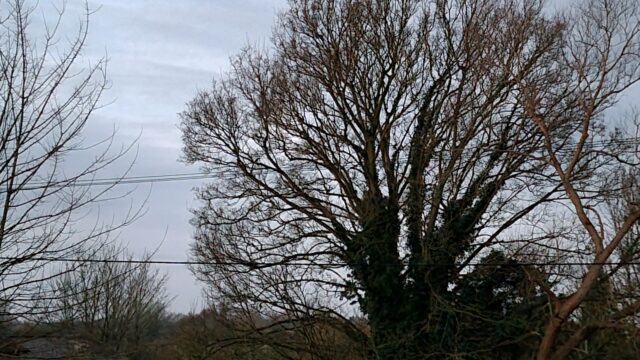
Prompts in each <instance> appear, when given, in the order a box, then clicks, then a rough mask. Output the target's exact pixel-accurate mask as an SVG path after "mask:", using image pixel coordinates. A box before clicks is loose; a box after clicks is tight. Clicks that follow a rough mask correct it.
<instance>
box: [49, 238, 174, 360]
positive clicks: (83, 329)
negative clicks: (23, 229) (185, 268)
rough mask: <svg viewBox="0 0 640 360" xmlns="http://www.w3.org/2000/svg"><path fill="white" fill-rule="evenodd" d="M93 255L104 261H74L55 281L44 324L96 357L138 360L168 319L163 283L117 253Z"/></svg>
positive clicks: (146, 267) (162, 276)
mask: <svg viewBox="0 0 640 360" xmlns="http://www.w3.org/2000/svg"><path fill="white" fill-rule="evenodd" d="M97 255H98V256H100V259H101V260H104V261H98V262H96V261H92V259H91V258H89V259H79V260H78V262H77V263H75V264H68V265H67V267H66V268H65V269H64V271H63V272H64V275H62V276H60V277H58V278H56V279H55V281H54V282H53V291H52V292H53V293H54V294H55V295H56V299H57V300H56V302H55V305H54V307H53V308H54V309H55V311H54V312H52V313H51V314H50V315H51V316H50V317H49V322H50V323H53V324H57V325H59V326H62V330H64V331H68V332H70V333H71V334H72V336H74V337H77V338H79V339H83V340H85V341H89V342H90V343H91V344H94V345H95V346H96V347H97V350H96V349H94V350H96V351H101V352H103V353H106V354H112V355H114V354H121V355H122V354H124V355H127V356H128V357H129V358H131V359H142V358H144V355H145V354H146V352H145V351H146V350H148V349H146V348H145V347H147V346H150V343H151V341H152V340H153V338H154V336H156V335H157V333H158V332H159V330H160V326H161V321H162V320H163V319H164V318H165V317H166V315H167V314H166V311H167V306H168V303H169V299H168V296H167V294H166V289H165V286H166V282H167V277H166V275H165V274H162V273H160V271H159V270H158V269H155V270H154V269H152V268H151V264H149V263H145V262H142V263H139V262H137V260H134V259H133V257H132V256H131V255H127V253H126V252H125V251H123V250H122V249H119V248H117V247H113V246H110V247H107V248H105V249H104V250H102V251H101V252H100V253H99V254H97ZM148 258H149V257H148V256H145V257H143V261H144V259H148Z"/></svg>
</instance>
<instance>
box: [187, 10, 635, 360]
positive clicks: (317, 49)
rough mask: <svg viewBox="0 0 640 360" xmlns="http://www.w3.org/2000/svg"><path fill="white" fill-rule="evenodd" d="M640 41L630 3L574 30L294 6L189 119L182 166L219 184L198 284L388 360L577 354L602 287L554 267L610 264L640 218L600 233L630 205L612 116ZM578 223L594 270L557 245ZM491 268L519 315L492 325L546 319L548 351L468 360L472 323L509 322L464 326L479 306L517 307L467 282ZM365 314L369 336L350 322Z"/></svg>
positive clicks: (579, 253)
mask: <svg viewBox="0 0 640 360" xmlns="http://www.w3.org/2000/svg"><path fill="white" fill-rule="evenodd" d="M637 24H638V22H637V3H636V2H634V1H624V0H615V1H614V0H596V1H590V2H589V4H587V5H584V6H583V7H582V8H581V9H580V10H577V11H575V12H572V13H568V14H550V12H548V11H546V9H545V7H544V4H543V2H542V1H537V0H526V1H510V0H503V1H489V0H478V1H462V0H460V1H455V0H452V1H426V2H425V1H417V0H377V1H374V0H303V1H296V2H291V4H290V9H289V10H288V11H287V12H286V13H284V14H283V15H282V16H281V18H280V20H279V22H278V25H277V27H276V30H275V31H274V34H273V46H272V47H271V48H269V49H266V50H263V51H260V50H258V49H254V48H247V49H246V50H245V51H243V52H242V53H241V54H240V55H239V56H237V57H236V58H234V59H233V61H232V70H231V71H230V73H229V74H228V75H227V77H226V78H224V79H222V80H220V81H218V82H216V83H215V85H214V87H213V89H212V90H210V91H205V92H202V93H200V94H199V95H198V96H197V97H196V98H195V99H194V100H193V101H192V102H191V103H190V104H189V105H188V108H187V110H186V111H185V112H184V113H183V115H182V130H183V141H184V157H185V160H186V161H187V162H193V163H199V164H201V165H202V166H203V169H204V170H205V171H208V172H209V173H210V174H212V175H218V176H219V179H218V180H217V181H213V182H212V183H211V184H209V185H207V186H205V187H202V188H201V189H199V190H198V197H199V198H200V199H201V200H202V203H203V206H202V207H201V208H200V209H198V210H196V211H195V212H194V215H195V217H194V220H193V223H194V225H195V226H196V229H197V232H196V236H195V237H196V239H195V244H194V246H193V254H194V256H195V257H196V259H198V260H199V261H202V262H205V263H207V264H205V265H202V266H197V267H195V269H194V270H195V272H196V273H197V274H198V275H199V277H200V279H202V280H203V281H205V282H206V283H207V284H209V286H210V289H211V291H212V294H213V295H214V296H217V297H218V299H219V300H220V301H227V302H229V303H230V304H231V306H233V307H235V309H236V311H238V312H243V313H245V314H247V319H250V318H251V317H250V314H255V313H259V314H262V315H263V316H266V317H268V318H270V319H283V320H282V322H284V323H286V324H287V325H286V327H280V328H279V329H283V328H287V329H290V328H291V327H294V328H304V327H307V326H308V325H309V324H312V323H313V321H314V320H315V319H327V318H331V319H332V322H333V323H334V324H339V325H334V326H336V328H341V329H345V332H346V333H347V334H349V335H350V336H352V338H353V339H361V338H370V339H371V343H370V349H371V353H370V356H371V357H374V358H384V359H386V358H395V359H405V358H406V359H409V358H411V359H413V358H423V357H426V356H434V357H437V358H443V357H445V356H451V357H456V356H480V354H481V353H482V354H485V355H486V354H489V355H487V356H495V355H496V354H499V353H500V351H501V350H503V351H506V350H505V349H507V348H509V349H511V348H510V346H512V345H513V344H520V343H526V344H529V343H531V342H533V343H534V345H533V347H534V348H537V349H538V350H536V352H537V354H538V358H541V359H546V358H549V357H551V356H552V353H553V352H554V351H557V352H558V354H559V356H561V355H562V354H566V352H565V351H564V350H563V345H562V344H559V343H558V342H559V340H558V339H559V337H558V334H559V333H560V331H562V330H563V329H566V331H571V329H569V327H564V328H563V324H567V323H568V322H571V321H573V319H570V317H571V316H572V315H574V316H575V315H576V313H575V311H576V310H577V309H579V308H580V307H581V306H582V305H583V300H584V299H585V297H586V295H587V294H588V293H589V291H590V289H592V288H593V285H594V284H596V283H599V282H600V281H601V279H603V277H602V276H600V275H601V274H602V272H601V270H602V268H603V266H602V265H601V264H600V265H592V266H586V267H585V273H584V274H585V276H584V278H580V277H579V275H576V271H580V270H579V269H578V270H576V269H570V270H563V269H558V266H559V265H560V264H558V266H553V264H554V263H560V262H570V261H573V262H576V261H587V262H595V263H602V262H606V261H608V260H614V259H615V258H614V257H612V256H611V255H612V254H613V253H614V252H615V251H616V250H617V249H620V245H621V244H622V241H623V239H625V238H626V237H627V235H628V234H629V231H630V230H631V228H632V227H633V226H635V225H634V224H637V221H638V216H640V215H639V213H638V208H637V205H633V206H631V207H627V208H626V209H629V210H628V212H625V213H624V214H625V215H624V216H622V217H623V218H624V220H623V221H622V222H621V223H616V224H618V225H611V226H610V227H609V228H607V229H608V230H602V231H600V232H599V231H598V230H597V229H596V228H595V227H594V226H593V223H594V222H593V220H589V219H591V218H590V216H591V215H588V214H587V213H589V214H591V212H593V214H595V213H596V212H597V210H596V207H597V206H604V204H605V203H606V202H607V201H609V202H610V201H611V199H615V198H616V197H618V196H621V195H622V192H623V191H625V190H624V189H626V190H627V191H628V190H629V187H628V185H625V184H623V183H621V181H622V180H621V179H619V178H615V177H614V176H613V174H616V172H615V171H622V173H625V174H626V173H628V172H629V171H631V170H630V169H636V167H635V166H637V165H636V164H635V163H634V162H632V161H631V160H630V159H632V158H633V156H636V157H637V153H638V148H637V140H636V141H633V142H631V141H623V140H622V139H623V136H624V134H623V130H627V131H635V130H630V129H632V127H633V126H634V124H632V123H630V122H626V123H625V122H624V121H621V122H620V123H619V124H618V126H615V124H614V122H612V121H607V117H606V116H605V114H607V116H609V114H608V113H606V110H607V109H610V108H611V107H613V105H614V104H615V99H616V98H617V97H618V96H620V94H622V93H624V92H625V91H626V90H627V89H628V88H629V87H630V86H632V85H633V84H635V83H636V82H637V80H638V75H639V74H638V64H639V63H640V61H639V59H638V57H637V55H638V40H639V37H638V31H637V29H638V25H637ZM623 145H624V146H623ZM628 145H635V146H636V147H635V148H633V147H629V146H628ZM625 169H626V170H625ZM612 180H616V181H617V180H619V181H618V182H617V183H616V182H612ZM614 184H618V185H619V186H615V185H614ZM612 185H613V186H612ZM583 195H584V196H583ZM586 199H589V200H588V202H589V204H588V205H587V203H586V202H587V200H586ZM634 201H635V200H634ZM636 204H637V201H636ZM567 205H570V206H572V208H571V211H569V212H567V210H566V209H567ZM585 206H587V207H585ZM634 206H636V207H634ZM625 211H627V210H625ZM563 216H565V217H566V216H574V217H575V216H577V217H578V219H579V220H580V224H583V225H584V226H585V232H586V235H588V236H590V237H591V239H592V242H593V246H592V247H591V248H587V249H585V242H584V241H583V239H584V238H583V237H582V235H584V234H583V233H582V232H581V231H579V230H575V229H576V227H575V226H573V225H574V224H571V225H572V229H571V231H562V229H561V227H562V226H559V227H554V229H553V231H548V229H547V228H546V227H547V226H548V227H553V226H552V225H553V223H551V221H553V220H554V219H556V220H557V219H562V217H563ZM594 216H595V215H594ZM603 223H604V220H603ZM612 224H613V223H612ZM559 225H563V224H559ZM564 225H566V224H564ZM604 231H609V232H611V233H612V236H611V237H610V239H611V240H610V241H609V242H608V243H605V242H604V237H605V235H603V232H604ZM522 234H525V236H522ZM594 236H595V237H594ZM608 238H609V237H608ZM589 250H591V253H590V254H592V255H595V256H588V255H587V254H589ZM633 253H634V255H633V256H635V255H636V253H637V252H636V250H634V252H633ZM496 254H497V255H496ZM491 259H502V260H501V262H498V263H495V262H493V263H492V260H491ZM525 263H527V264H525ZM538 263H539V264H540V265H536V264H538ZM545 264H547V265H545ZM485 266H492V267H500V266H506V267H508V268H510V269H511V270H506V273H505V271H503V272H502V275H501V276H504V277H505V278H508V279H511V280H510V283H511V284H512V288H510V290H509V291H511V293H510V294H511V295H510V296H511V297H509V298H508V299H507V300H505V302H504V303H502V304H501V306H510V307H509V308H508V309H506V308H504V307H502V308H501V309H502V310H500V311H496V312H495V314H504V313H505V312H508V314H510V315H512V316H516V315H517V314H515V315H514V314H512V312H514V311H525V310H522V309H521V308H522V306H520V305H523V304H524V303H525V300H526V301H527V304H529V302H530V303H531V304H537V303H538V299H540V298H542V299H545V297H546V303H547V305H548V306H550V307H551V308H552V309H553V310H552V311H551V312H550V313H548V314H547V313H544V311H542V310H544V306H543V305H544V304H539V305H538V309H542V310H540V311H538V312H536V313H539V314H542V315H540V316H542V317H543V319H542V321H544V322H546V323H547V325H546V327H544V329H542V328H537V327H536V326H537V323H536V322H531V323H528V322H527V321H519V323H523V324H524V325H522V328H514V329H520V330H521V331H520V332H519V333H515V334H514V333H508V334H506V335H501V334H504V332H501V334H498V333H490V334H488V336H493V338H492V340H493V341H492V342H491V343H492V345H490V347H485V348H478V347H476V348H474V347H473V345H474V344H470V342H469V341H467V342H466V343H464V344H463V343H462V342H461V341H464V339H462V340H461V336H460V334H464V333H465V326H467V324H465V323H463V322H462V321H459V320H460V319H463V318H464V317H471V318H473V319H475V321H477V320H478V319H482V321H484V322H483V323H482V324H485V325H486V324H489V323H492V324H493V323H496V322H497V321H496V320H495V319H491V318H490V317H489V319H487V317H483V314H486V313H483V312H482V311H484V310H482V309H480V310H477V307H475V305H474V306H473V307H472V306H467V305H465V304H467V303H468V301H467V299H466V298H465V295H464V294H467V293H468V292H467V291H463V289H462V288H463V287H464V286H466V287H476V288H478V287H479V286H486V291H487V293H488V294H493V295H495V294H497V293H498V292H500V291H503V290H504V286H503V285H502V284H496V283H495V282H493V283H491V282H487V281H480V280H478V281H475V280H474V281H470V280H473V279H477V277H478V276H496V274H497V273H496V272H493V273H490V274H489V275H486V272H485V275H482V274H483V272H482V271H479V270H481V268H482V267H485ZM474 270H478V271H474ZM491 274H493V275H491ZM576 276H578V279H576ZM514 279H516V280H517V279H519V280H517V281H516V280H514ZM525 282H526V283H527V284H528V285H527V286H520V285H521V284H524V283H525ZM522 288H526V290H525V289H522ZM474 291H475V290H474ZM476 292H477V291H476ZM560 293H564V294H567V293H569V294H570V295H568V296H565V295H560ZM556 294H557V295H556ZM525 295H526V296H525ZM523 299H525V300H523ZM356 304H357V305H358V306H357V308H358V309H359V310H360V311H361V312H362V313H364V314H365V315H366V317H367V319H368V330H366V331H365V330H363V329H361V328H358V327H355V326H353V323H351V322H350V321H349V320H348V317H349V314H353V313H354V308H353V306H352V305H356ZM514 304H515V305H518V306H515V305H514ZM476 305H482V304H476ZM527 306H528V305H527ZM532 306H533V305H532ZM518 308H520V310H517V309H518ZM505 309H506V310H505ZM628 309H629V312H630V313H634V314H635V313H636V312H637V310H638V309H637V308H635V307H633V306H631V307H628ZM503 310H504V311H503ZM536 311H537V310H536ZM525 312H528V313H532V312H533V310H526V311H525ZM518 316H520V315H518ZM520 319H524V317H522V318H520ZM612 319H613V318H610V320H612ZM271 324H272V322H269V324H268V325H265V324H259V323H256V322H254V325H253V327H252V328H251V330H252V332H253V333H258V334H271V331H273V329H274V326H271ZM509 326H511V325H509ZM527 326H529V328H527ZM481 328H482V327H481ZM500 329H502V328H500ZM369 332H370V334H369ZM500 336H502V337H500ZM568 336H571V335H570V334H569V335H568ZM564 338H565V337H563V339H564ZM358 341H360V340H358ZM570 342H571V340H570V341H569V342H567V343H566V344H565V345H567V344H570ZM482 344H483V345H482V346H484V345H486V344H487V343H486V342H485V343H482ZM574 345H575V344H571V345H570V346H569V349H573V348H574ZM487 346H489V345H487ZM518 351H523V350H522V349H520V350H518Z"/></svg>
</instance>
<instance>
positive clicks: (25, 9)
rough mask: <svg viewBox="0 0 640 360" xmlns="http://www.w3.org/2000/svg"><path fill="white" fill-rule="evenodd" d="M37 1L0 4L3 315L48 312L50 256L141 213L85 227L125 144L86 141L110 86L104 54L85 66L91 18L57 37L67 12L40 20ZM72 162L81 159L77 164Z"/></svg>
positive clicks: (100, 238)
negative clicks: (95, 182) (102, 176)
mask: <svg viewBox="0 0 640 360" xmlns="http://www.w3.org/2000/svg"><path fill="white" fill-rule="evenodd" d="M33 4H34V3H31V2H28V1H22V0H6V1H1V2H0V299H1V301H2V304H3V307H2V314H0V315H1V317H2V320H3V321H4V320H6V321H12V320H15V319H20V318H25V317H29V316H33V317H38V316H40V315H42V313H44V312H46V311H48V308H47V307H46V306H45V303H46V300H47V299H51V294H49V293H47V289H46V287H43V286H42V285H43V284H44V283H46V280H48V279H50V278H52V277H55V276H57V275H60V273H59V272H57V271H56V270H55V267H53V266H50V263H51V261H55V260H56V259H57V258H70V257H75V256H77V255H78V254H80V253H83V252H91V251H97V250H98V249H99V248H100V247H101V246H102V245H103V244H105V243H106V242H107V241H108V237H109V234H110V233H112V232H113V231H115V230H117V229H118V228H120V227H122V226H125V225H127V224H128V223H130V222H131V221H132V220H133V219H135V218H136V217H137V216H138V213H139V212H138V211H135V210H133V211H131V212H129V213H126V212H125V214H124V216H123V218H122V219H121V221H119V222H117V223H115V222H114V223H109V224H106V223H102V222H101V221H100V220H96V222H95V223H94V224H95V225H93V227H92V226H91V224H88V225H87V221H86V219H87V218H88V215H89V214H90V211H97V209H98V207H97V206H98V204H99V203H100V202H101V201H106V200H108V199H110V198H113V197H114V196H115V195H114V194H112V193H110V190H111V189H112V188H113V186H115V185H107V186H100V187H94V186H91V185H92V179H94V178H95V176H96V175H98V174H99V173H100V171H101V170H103V169H105V168H107V167H108V166H110V165H112V164H113V163H114V162H115V161H117V160H118V159H121V158H122V156H123V155H124V154H125V153H126V152H127V150H128V149H123V150H119V151H115V152H114V151H113V149H111V145H112V140H113V137H109V138H106V139H104V140H101V141H99V142H97V143H94V144H86V143H84V144H83V141H82V140H83V139H82V131H83V129H84V128H85V126H86V125H87V122H88V121H89V119H90V117H91V115H92V114H93V112H94V111H95V110H96V109H97V108H98V106H99V100H100V97H101V95H102V93H103V91H104V90H105V88H106V87H107V85H108V82H107V80H106V77H105V63H104V60H99V61H98V62H97V63H96V64H94V65H88V66H87V67H83V66H82V63H81V56H80V55H81V52H82V50H83V47H84V43H85V40H86V38H87V21H88V17H87V19H85V21H84V22H81V24H80V26H79V29H78V32H77V34H75V37H71V38H69V37H68V36H67V35H68V34H61V33H59V32H60V30H59V29H60V28H61V26H62V21H63V11H64V8H63V9H61V11H60V13H59V14H57V18H56V17H54V18H53V19H51V18H49V19H43V20H42V21H38V20H39V19H38V18H37V17H34V13H37V9H38V7H37V5H33ZM86 14H87V16H88V14H89V11H88V9H87V13H86ZM36 25H40V26H41V29H42V30H43V31H42V32H43V33H42V34H39V33H38V32H37V29H36V28H34V26H36ZM67 159H72V160H73V161H74V162H76V164H73V166H70V164H69V163H65V160H67ZM114 183H116V184H117V181H115V182H114ZM83 218H84V219H85V220H84V221H83ZM83 229H86V230H83ZM66 270H67V269H66ZM36 302H37V303H38V305H37V306H36V305H35V304H36Z"/></svg>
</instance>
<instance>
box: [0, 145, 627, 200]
mask: <svg viewBox="0 0 640 360" xmlns="http://www.w3.org/2000/svg"><path fill="white" fill-rule="evenodd" d="M589 145H590V146H593V147H606V146H608V145H618V146H623V145H632V146H633V145H640V138H638V137H631V138H622V139H617V140H601V141H594V142H592V143H590V144H589ZM592 149H593V148H592ZM488 151H491V149H488ZM507 151H509V150H507ZM437 152H438V153H443V152H449V151H444V150H440V151H437ZM559 152H560V153H563V152H564V153H570V152H571V150H560V151H559ZM291 169H294V167H293V166H292V167H291ZM295 169H296V170H299V171H307V172H308V171H313V172H315V171H318V170H317V168H316V167H307V168H304V165H303V167H302V168H301V167H300V166H299V165H297V166H296V167H295ZM266 170H267V169H257V171H266ZM284 170H286V167H285V169H284ZM235 176H236V174H233V173H231V172H229V171H226V170H218V171H208V172H191V173H166V174H154V175H140V176H122V177H111V178H92V179H81V178H78V179H63V180H57V181H42V182H37V181H34V182H31V183H30V184H29V186H27V187H23V188H22V189H21V190H39V189H41V188H43V187H80V186H82V187H84V186H115V185H131V184H146V183H160V182H176V181H188V180H206V179H216V178H223V179H224V178H233V177H235ZM4 192H6V191H5V190H0V193H4Z"/></svg>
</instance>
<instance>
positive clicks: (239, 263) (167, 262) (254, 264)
mask: <svg viewBox="0 0 640 360" xmlns="http://www.w3.org/2000/svg"><path fill="white" fill-rule="evenodd" d="M0 260H8V261H16V260H18V261H22V262H30V261H32V262H33V261H47V262H63V263H64V262H67V263H68V262H72V263H83V262H84V263H106V264H140V265H142V264H149V265H212V266H246V267H255V268H260V267H267V266H282V265H284V266H293V267H295V266H319V267H322V266H348V264H344V263H338V262H314V261H307V262H284V261H272V262H265V261H262V262H260V261H197V260H152V259H147V260H142V259H95V258H63V257H46V256H42V257H28V258H19V257H10V256H0ZM414 264H415V263H414ZM418 264H420V263H418ZM389 265H391V264H389ZM393 265H394V266H395V265H396V264H393ZM423 265H428V266H431V267H458V266H461V265H463V264H461V263H449V264H428V263H425V264H423ZM466 265H467V266H477V267H521V266H593V265H602V266H635V265H640V261H617V262H616V261H610V262H589V261H550V262H509V263H505V262H502V263H482V262H475V263H469V264H466Z"/></svg>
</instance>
